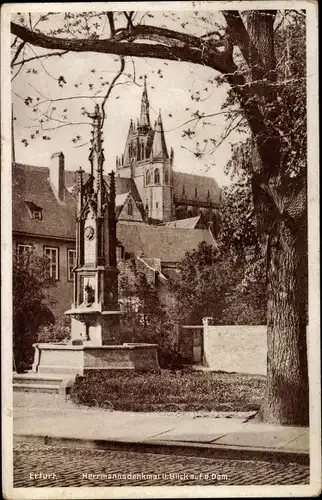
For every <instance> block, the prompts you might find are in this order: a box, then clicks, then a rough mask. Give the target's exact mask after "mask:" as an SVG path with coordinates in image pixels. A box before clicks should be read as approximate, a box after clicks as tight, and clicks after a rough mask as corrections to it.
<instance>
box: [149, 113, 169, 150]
mask: <svg viewBox="0 0 322 500" xmlns="http://www.w3.org/2000/svg"><path fill="white" fill-rule="evenodd" d="M151 156H152V158H153V159H159V158H160V159H162V160H165V159H166V158H169V155H168V150H167V145H166V142H165V137H164V130H163V124H162V118H161V111H159V116H158V119H157V121H156V124H155V127H154V136H153V143H152V150H151Z"/></svg>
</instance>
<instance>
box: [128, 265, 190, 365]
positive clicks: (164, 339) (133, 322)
mask: <svg viewBox="0 0 322 500" xmlns="http://www.w3.org/2000/svg"><path fill="white" fill-rule="evenodd" d="M119 284H120V287H119V288H120V298H121V306H122V311H123V313H124V314H123V317H122V334H121V335H122V337H121V340H122V342H146V343H151V344H158V358H159V365H160V367H161V368H172V367H180V366H182V365H183V364H184V360H183V358H182V357H181V356H180V354H179V353H178V350H177V347H178V346H177V337H176V332H175V325H174V323H173V322H172V321H171V318H170V315H169V314H168V312H167V311H166V309H165V307H164V306H163V305H162V304H161V303H160V300H159V296H158V292H157V290H156V288H155V286H154V285H151V284H150V283H148V281H147V279H146V276H145V274H143V273H141V272H138V271H137V269H136V268H135V263H134V262H132V263H131V262H129V263H128V265H127V267H126V269H123V272H122V270H121V274H120V281H119Z"/></svg>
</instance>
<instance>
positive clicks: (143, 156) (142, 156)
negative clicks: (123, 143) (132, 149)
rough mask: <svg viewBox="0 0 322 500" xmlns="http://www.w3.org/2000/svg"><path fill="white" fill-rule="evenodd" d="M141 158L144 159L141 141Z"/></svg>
mask: <svg viewBox="0 0 322 500" xmlns="http://www.w3.org/2000/svg"><path fill="white" fill-rule="evenodd" d="M141 160H144V144H143V142H142V143H141Z"/></svg>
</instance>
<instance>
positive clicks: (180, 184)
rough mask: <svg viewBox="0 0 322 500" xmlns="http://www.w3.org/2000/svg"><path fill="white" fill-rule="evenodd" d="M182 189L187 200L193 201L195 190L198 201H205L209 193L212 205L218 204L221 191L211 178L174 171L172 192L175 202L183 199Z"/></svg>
mask: <svg viewBox="0 0 322 500" xmlns="http://www.w3.org/2000/svg"><path fill="white" fill-rule="evenodd" d="M183 188H184V195H186V197H187V200H195V195H196V189H197V195H198V198H199V200H200V201H203V202H206V201H207V198H208V191H209V195H210V198H211V201H212V203H216V204H217V203H218V204H219V203H220V193H221V189H220V187H219V186H218V184H217V182H216V181H215V179H214V178H213V177H205V176H203V175H194V174H186V173H185V172H176V171H175V170H174V171H173V192H174V196H175V197H176V199H177V200H182V199H183Z"/></svg>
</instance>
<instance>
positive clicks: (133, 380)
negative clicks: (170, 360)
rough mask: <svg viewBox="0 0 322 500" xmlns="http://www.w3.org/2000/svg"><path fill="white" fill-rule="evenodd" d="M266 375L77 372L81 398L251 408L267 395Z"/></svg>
mask: <svg viewBox="0 0 322 500" xmlns="http://www.w3.org/2000/svg"><path fill="white" fill-rule="evenodd" d="M265 382H266V377H264V376H260V375H247V374H240V373H225V372H208V373H205V372H192V371H170V370H161V372H159V373H139V372H128V371H125V372H123V371H111V372H98V371H93V372H89V373H87V374H86V375H85V376H84V377H78V378H77V379H76V382H75V384H74V386H73V387H72V390H71V398H72V400H73V401H74V402H75V403H77V404H82V405H86V406H98V407H102V408H112V409H114V410H122V411H195V410H207V411H214V410H217V411H249V410H253V409H257V408H258V407H259V406H260V404H261V401H262V399H263V396H264V389H265Z"/></svg>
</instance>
